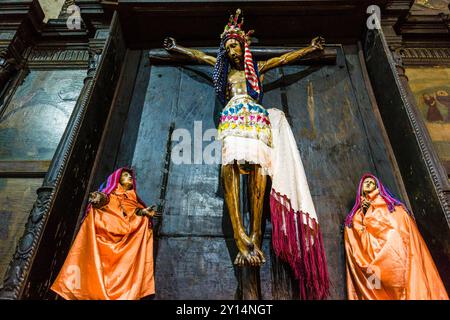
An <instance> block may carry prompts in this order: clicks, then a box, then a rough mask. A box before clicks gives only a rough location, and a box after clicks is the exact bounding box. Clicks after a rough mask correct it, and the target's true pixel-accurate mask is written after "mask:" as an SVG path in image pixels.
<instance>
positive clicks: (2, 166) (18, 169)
mask: <svg viewBox="0 0 450 320" xmlns="http://www.w3.org/2000/svg"><path fill="white" fill-rule="evenodd" d="M49 166H50V161H49V160H47V161H0V177H42V178H43V177H44V176H45V174H46V173H47V171H48V167H49Z"/></svg>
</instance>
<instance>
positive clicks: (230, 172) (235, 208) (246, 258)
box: [222, 164, 259, 266]
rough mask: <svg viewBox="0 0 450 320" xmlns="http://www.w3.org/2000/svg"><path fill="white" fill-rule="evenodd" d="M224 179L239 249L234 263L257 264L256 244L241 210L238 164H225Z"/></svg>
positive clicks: (226, 196) (229, 211) (228, 206)
mask: <svg viewBox="0 0 450 320" xmlns="http://www.w3.org/2000/svg"><path fill="white" fill-rule="evenodd" d="M222 179H223V184H224V192H225V202H226V204H227V208H228V213H229V214H230V219H231V224H232V226H233V233H234V239H235V241H236V246H237V247H238V249H239V253H238V255H237V257H236V260H235V262H234V263H235V264H237V265H240V266H243V265H244V264H245V263H246V262H247V263H248V264H250V265H257V264H258V260H259V259H258V258H257V257H256V256H255V255H252V254H251V253H252V252H253V247H254V245H253V242H252V241H251V240H250V238H249V237H248V236H247V234H246V233H245V230H244V226H243V224H242V218H241V214H240V210H239V189H240V188H239V185H240V174H239V167H238V165H237V164H228V165H223V166H222Z"/></svg>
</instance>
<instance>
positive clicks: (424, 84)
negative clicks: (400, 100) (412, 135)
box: [406, 67, 450, 173]
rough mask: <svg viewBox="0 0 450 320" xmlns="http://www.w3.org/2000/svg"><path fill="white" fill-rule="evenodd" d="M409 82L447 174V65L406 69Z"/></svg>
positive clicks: (449, 75)
mask: <svg viewBox="0 0 450 320" xmlns="http://www.w3.org/2000/svg"><path fill="white" fill-rule="evenodd" d="M406 75H407V77H408V79H409V85H410V87H411V90H412V92H413V93H414V96H415V98H416V102H417V106H418V107H419V110H420V113H421V115H422V117H423V119H424V121H425V125H426V127H427V129H428V131H429V133H430V136H431V139H432V141H433V145H434V147H435V149H436V151H437V153H438V156H439V158H440V160H441V161H442V163H443V165H444V167H445V168H446V170H447V173H450V68H448V67H414V68H407V69H406Z"/></svg>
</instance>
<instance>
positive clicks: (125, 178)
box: [119, 171, 133, 190]
mask: <svg viewBox="0 0 450 320" xmlns="http://www.w3.org/2000/svg"><path fill="white" fill-rule="evenodd" d="M119 183H120V184H121V185H122V187H124V189H125V190H130V189H132V188H133V177H132V176H131V173H129V172H128V171H122V174H121V175H120V180H119Z"/></svg>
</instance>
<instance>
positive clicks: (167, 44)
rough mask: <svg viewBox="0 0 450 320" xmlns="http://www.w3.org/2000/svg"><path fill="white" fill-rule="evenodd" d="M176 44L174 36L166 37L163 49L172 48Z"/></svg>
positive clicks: (168, 49)
mask: <svg viewBox="0 0 450 320" xmlns="http://www.w3.org/2000/svg"><path fill="white" fill-rule="evenodd" d="M176 46H177V42H176V41H175V39H174V38H171V37H167V38H165V39H164V49H166V50H167V51H170V50H173V49H174V48H175V47H176Z"/></svg>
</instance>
